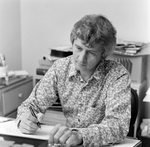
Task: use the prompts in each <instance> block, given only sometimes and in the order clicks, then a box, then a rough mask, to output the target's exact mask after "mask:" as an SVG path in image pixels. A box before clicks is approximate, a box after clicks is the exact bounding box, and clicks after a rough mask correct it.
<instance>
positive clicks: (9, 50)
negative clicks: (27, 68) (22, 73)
mask: <svg viewBox="0 0 150 147" xmlns="http://www.w3.org/2000/svg"><path fill="white" fill-rule="evenodd" d="M0 53H3V54H5V56H6V61H7V64H8V66H9V70H20V69H21V68H22V58H21V28H20V0H0Z"/></svg>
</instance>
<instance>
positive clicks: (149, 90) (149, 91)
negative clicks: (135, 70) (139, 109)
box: [146, 87, 150, 95]
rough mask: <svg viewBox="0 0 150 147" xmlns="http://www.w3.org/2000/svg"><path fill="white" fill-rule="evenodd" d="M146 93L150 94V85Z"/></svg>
mask: <svg viewBox="0 0 150 147" xmlns="http://www.w3.org/2000/svg"><path fill="white" fill-rule="evenodd" d="M146 94H147V95H150V87H149V88H148V90H147V92H146Z"/></svg>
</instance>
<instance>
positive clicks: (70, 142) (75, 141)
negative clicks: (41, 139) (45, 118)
mask: <svg viewBox="0 0 150 147" xmlns="http://www.w3.org/2000/svg"><path fill="white" fill-rule="evenodd" d="M82 141H83V140H82V136H81V134H80V133H78V132H77V131H71V130H70V129H69V128H68V127H66V126H61V125H60V124H58V125H56V126H55V127H54V128H53V129H52V130H51V132H50V135H49V144H50V145H51V146H53V145H54V144H61V145H64V144H65V147H71V146H72V147H73V146H77V145H79V144H81V143H82Z"/></svg>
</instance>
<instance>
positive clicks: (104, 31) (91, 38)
mask: <svg viewBox="0 0 150 147" xmlns="http://www.w3.org/2000/svg"><path fill="white" fill-rule="evenodd" d="M77 38H79V39H81V40H82V42H83V44H84V45H86V46H87V47H92V46H93V45H94V44H100V45H101V47H102V49H103V55H102V56H103V57H104V58H106V57H107V56H108V55H109V54H111V53H112V52H113V50H114V48H115V46H116V29H115V28H114V26H113V25H112V24H111V22H110V21H109V20H108V19H107V18H106V17H104V16H103V15H96V14H92V15H86V16H84V17H83V18H81V19H80V20H79V21H78V22H76V23H75V24H74V27H73V29H72V31H71V34H70V40H71V43H72V44H73V42H74V40H76V39H77Z"/></svg>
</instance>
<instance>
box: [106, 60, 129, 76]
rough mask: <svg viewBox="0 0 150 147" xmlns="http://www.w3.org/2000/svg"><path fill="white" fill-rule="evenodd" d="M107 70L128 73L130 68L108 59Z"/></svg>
mask: <svg viewBox="0 0 150 147" xmlns="http://www.w3.org/2000/svg"><path fill="white" fill-rule="evenodd" d="M105 65H106V68H107V71H111V72H116V73H121V72H123V73H128V70H127V69H126V68H125V67H124V66H123V65H122V64H121V63H120V62H117V61H114V60H106V64H105Z"/></svg>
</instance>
